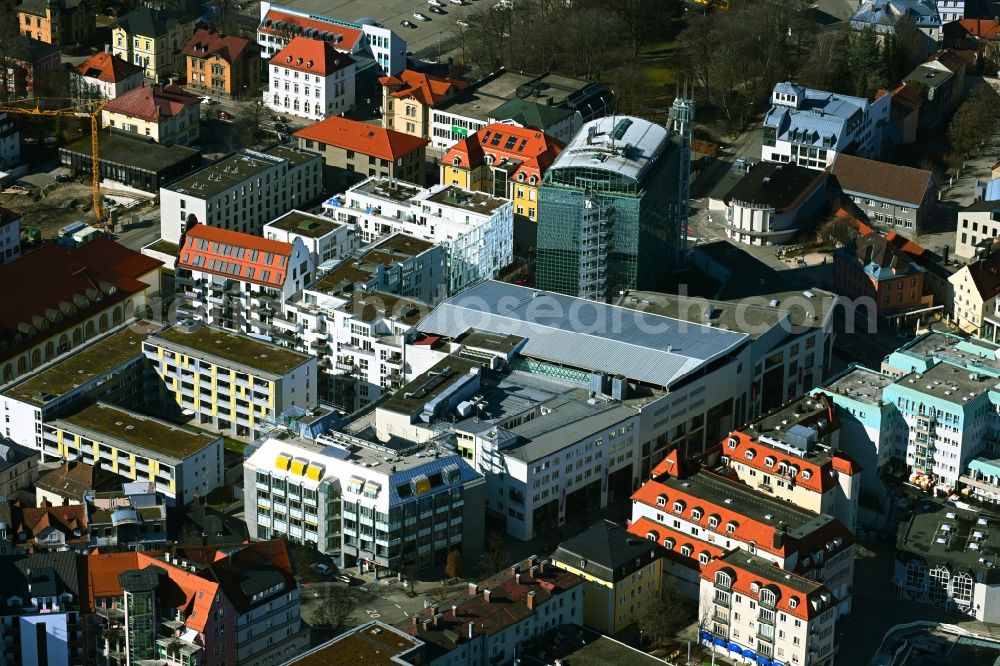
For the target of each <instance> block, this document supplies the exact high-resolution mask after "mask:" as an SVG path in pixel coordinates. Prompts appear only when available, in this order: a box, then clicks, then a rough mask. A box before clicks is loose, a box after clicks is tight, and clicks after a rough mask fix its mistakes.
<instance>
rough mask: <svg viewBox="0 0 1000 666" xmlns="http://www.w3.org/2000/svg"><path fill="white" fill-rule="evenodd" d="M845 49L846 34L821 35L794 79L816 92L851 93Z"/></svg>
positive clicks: (846, 46) (839, 32) (840, 32)
mask: <svg viewBox="0 0 1000 666" xmlns="http://www.w3.org/2000/svg"><path fill="white" fill-rule="evenodd" d="M847 48H848V37H847V33H846V32H844V31H837V32H828V33H823V34H821V35H820V36H819V37H818V38H817V39H816V42H815V43H814V44H813V47H812V49H811V50H810V51H809V53H808V54H807V55H806V58H805V59H804V60H803V62H802V65H801V67H800V68H799V72H798V74H797V75H796V79H797V80H798V82H799V83H801V84H803V85H806V86H809V87H810V88H816V89H818V90H828V91H830V92H836V93H844V94H847V93H850V92H852V89H853V88H852V85H851V73H850V72H849V71H848V68H847V61H846V59H845V58H844V53H845V52H846V51H847Z"/></svg>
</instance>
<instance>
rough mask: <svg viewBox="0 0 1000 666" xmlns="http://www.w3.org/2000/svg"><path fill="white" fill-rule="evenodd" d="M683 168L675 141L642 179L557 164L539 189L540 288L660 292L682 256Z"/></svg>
mask: <svg viewBox="0 0 1000 666" xmlns="http://www.w3.org/2000/svg"><path fill="white" fill-rule="evenodd" d="M668 141H670V140H669V139H668ZM625 149H627V146H626V148H625ZM595 162H596V161H595ZM679 171H680V165H679V160H678V149H677V146H676V145H675V144H674V143H672V142H671V143H669V144H668V145H667V146H666V147H665V148H664V149H663V150H662V151H660V153H659V155H658V156H657V158H656V159H655V161H653V162H652V163H651V164H649V165H648V166H647V168H645V169H643V170H641V171H640V172H639V175H638V180H637V179H633V178H630V177H628V176H625V175H623V174H619V173H616V172H614V171H610V170H608V169H606V168H601V167H600V166H592V167H590V166H581V165H579V164H577V165H568V166H564V167H560V166H559V164H558V161H557V163H556V164H554V165H553V166H552V167H550V168H549V170H548V172H547V173H546V174H545V179H544V181H543V183H542V186H541V188H540V191H539V204H538V205H539V215H538V271H537V276H536V286H538V287H539V288H540V289H545V290H550V291H557V292H560V293H564V294H569V295H572V296H581V297H584V298H594V299H604V298H605V297H607V296H609V295H613V294H617V293H618V291H620V290H623V289H648V290H662V289H663V288H664V286H665V282H666V280H667V278H668V276H669V275H670V272H671V271H672V270H673V268H674V267H675V265H676V262H677V256H678V251H679V248H678V238H679V237H680V232H679V227H678V225H679V221H678V219H677V217H678V201H677V196H678V180H677V179H678V177H679Z"/></svg>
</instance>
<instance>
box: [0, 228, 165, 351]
mask: <svg viewBox="0 0 1000 666" xmlns="http://www.w3.org/2000/svg"><path fill="white" fill-rule="evenodd" d="M162 265H163V262H161V261H159V260H157V259H153V258H152V257H147V256H146V255H144V254H142V253H140V252H136V251H134V250H130V249H129V248H127V247H125V246H124V245H119V244H118V243H116V242H115V241H113V240H111V239H109V238H97V239H95V240H92V241H90V242H89V243H87V244H85V245H82V246H80V247H78V248H73V249H70V248H65V247H63V246H61V245H56V244H54V243H53V244H49V245H44V246H42V247H41V248H39V249H38V250H35V251H34V252H30V253H28V254H26V255H24V256H23V257H21V258H19V259H17V260H16V261H12V262H9V263H6V264H3V265H2V266H0V284H2V285H8V288H6V289H5V290H4V295H3V307H0V340H6V341H7V343H8V346H7V349H6V350H5V351H3V352H0V361H2V360H4V359H7V358H11V357H13V356H16V355H17V354H19V353H21V352H23V351H24V350H25V349H27V348H29V347H31V346H34V345H37V344H39V342H40V341H42V340H45V339H48V338H49V337H52V336H56V337H58V335H59V332H60V331H63V330H68V329H70V328H72V327H73V326H75V325H77V324H79V323H80V322H82V321H84V320H85V319H89V318H90V317H93V316H94V315H95V314H96V313H97V312H100V311H103V310H107V309H109V308H111V307H112V306H113V305H114V304H116V303H118V302H121V301H124V300H126V299H128V298H129V297H130V296H132V295H133V294H137V293H140V292H142V291H144V290H145V289H147V288H148V287H149V285H148V284H146V283H145V282H141V281H140V280H139V278H141V277H142V276H144V275H146V274H148V273H150V272H152V271H154V270H156V269H157V268H159V267H160V266H162ZM10 285H18V287H17V288H16V289H15V288H11V287H10Z"/></svg>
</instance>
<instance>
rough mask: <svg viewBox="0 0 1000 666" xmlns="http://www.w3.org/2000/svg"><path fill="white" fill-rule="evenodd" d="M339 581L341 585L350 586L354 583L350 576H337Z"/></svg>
mask: <svg viewBox="0 0 1000 666" xmlns="http://www.w3.org/2000/svg"><path fill="white" fill-rule="evenodd" d="M337 580H339V581H340V582H341V583H345V584H347V585H350V584H351V583H352V582H353V580H352V578H351V577H350V576H347V575H345V574H340V575H339V576H337Z"/></svg>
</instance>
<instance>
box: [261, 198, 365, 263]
mask: <svg viewBox="0 0 1000 666" xmlns="http://www.w3.org/2000/svg"><path fill="white" fill-rule="evenodd" d="M263 236H264V238H267V239H268V240H276V241H280V242H282V243H289V244H294V243H295V241H296V239H298V240H301V241H302V243H303V244H304V245H305V246H306V249H307V250H308V251H309V256H310V257H311V258H312V264H313V266H315V267H316V268H319V267H320V266H321V265H322V264H323V263H324V262H326V263H327V265H330V264H331V263H335V262H337V261H340V260H342V259H345V258H346V257H347V256H348V255H350V254H351V253H352V252H353V251H354V250H356V249H357V238H356V237H355V235H354V233H353V230H352V229H351V227H350V226H349V225H346V224H342V223H340V222H337V221H336V220H332V219H330V218H329V217H327V216H325V215H314V214H312V213H306V212H303V211H301V210H293V211H291V212H289V213H285V214H284V215H282V216H281V217H279V218H277V219H275V220H272V221H271V222H268V223H267V224H265V225H264V232H263Z"/></svg>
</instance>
